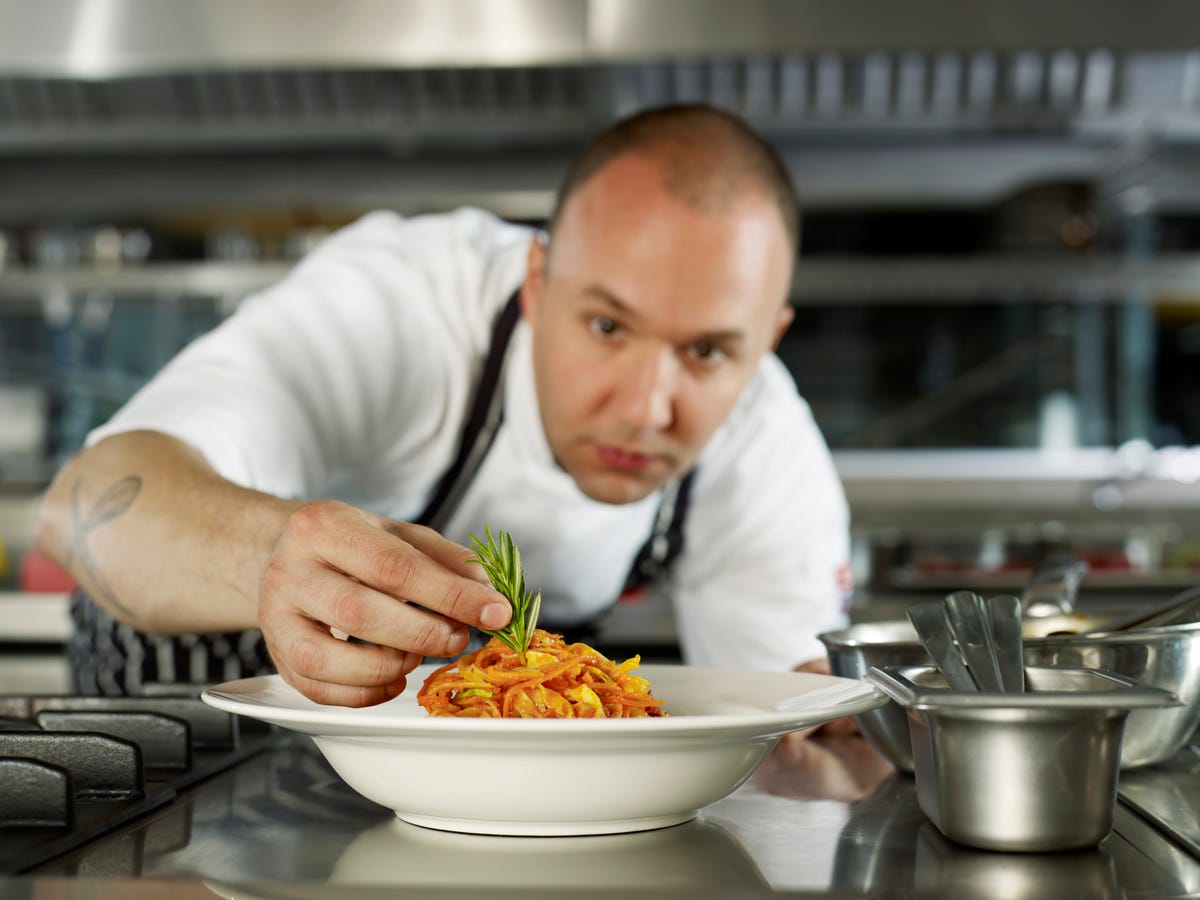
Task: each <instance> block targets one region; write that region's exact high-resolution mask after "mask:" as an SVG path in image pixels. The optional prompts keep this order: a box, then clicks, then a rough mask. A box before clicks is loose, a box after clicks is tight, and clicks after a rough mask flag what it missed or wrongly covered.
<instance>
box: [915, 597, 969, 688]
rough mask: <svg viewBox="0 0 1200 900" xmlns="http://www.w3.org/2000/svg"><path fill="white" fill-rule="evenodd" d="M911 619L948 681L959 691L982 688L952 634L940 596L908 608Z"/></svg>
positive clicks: (927, 649) (926, 648)
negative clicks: (972, 675)
mask: <svg viewBox="0 0 1200 900" xmlns="http://www.w3.org/2000/svg"><path fill="white" fill-rule="evenodd" d="M908 621H910V622H911V623H912V626H913V628H915V629H916V632H917V637H919V638H920V639H921V644H922V645H923V646H924V647H925V652H927V653H928V654H929V655H930V656H931V657H932V658H933V662H934V665H936V666H937V667H938V671H939V672H941V673H942V675H943V676H945V678H946V683H947V684H949V685H950V687H951V688H952V689H953V690H956V691H975V690H978V688H977V687H976V685H975V680H974V679H973V678H972V677H971V673H970V672H968V671H967V667H966V666H965V665H964V664H963V661H962V657H961V656H959V651H958V647H957V646H955V644H954V641H953V640H952V639H951V637H950V628H949V626H948V624H947V622H946V611H945V607H944V606H943V604H941V603H939V602H938V601H937V600H926V601H925V602H923V603H917V604H914V605H913V606H910V607H909V608H908Z"/></svg>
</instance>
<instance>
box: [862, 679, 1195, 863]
mask: <svg viewBox="0 0 1200 900" xmlns="http://www.w3.org/2000/svg"><path fill="white" fill-rule="evenodd" d="M1025 676H1026V684H1027V686H1028V688H1029V690H1028V691H1026V692H1025V693H1023V694H1014V693H987V692H977V693H964V692H961V691H957V690H954V689H952V688H950V687H949V685H948V683H947V681H946V679H945V678H944V677H943V676H942V675H941V674H940V673H939V672H937V671H936V670H935V669H933V668H931V667H928V666H925V667H910V668H899V667H888V668H879V667H875V668H872V669H871V670H870V672H869V675H868V677H869V680H870V681H871V682H873V683H874V684H875V685H876V686H878V687H879V688H880V689H881V690H883V691H884V692H885V693H886V694H888V696H890V697H891V698H892V699H893V700H895V701H896V702H897V703H899V704H900V705H901V706H902V707H904V709H905V710H906V711H907V714H908V721H909V726H910V731H911V741H912V756H913V774H914V775H915V777H916V784H917V799H918V801H919V803H920V806H921V809H922V811H923V812H924V813H925V815H926V816H928V817H929V819H930V821H932V822H933V824H934V825H936V826H937V828H938V830H939V831H941V832H942V833H943V834H944V835H946V837H948V838H950V839H951V840H955V841H958V842H959V843H963V844H967V845H968V846H972V847H979V848H981V849H985V850H1005V851H1018V852H1046V851H1054V850H1073V849H1079V848H1082V847H1090V846H1094V845H1096V844H1098V843H1099V842H1100V841H1102V840H1103V839H1104V838H1105V837H1106V836H1107V835H1108V833H1109V832H1110V831H1111V830H1112V824H1113V817H1114V815H1115V807H1116V796H1117V793H1116V792H1117V777H1118V774H1119V772H1120V762H1121V741H1122V737H1123V735H1124V731H1125V723H1126V719H1127V718H1128V716H1129V713H1130V712H1131V711H1132V710H1135V709H1145V708H1151V707H1164V706H1169V705H1172V704H1177V703H1178V700H1177V698H1176V697H1175V696H1174V695H1172V694H1171V693H1169V692H1167V691H1163V690H1159V689H1157V688H1148V687H1143V686H1141V685H1139V684H1137V683H1136V682H1134V681H1133V680H1132V679H1129V678H1124V677H1122V676H1119V675H1115V674H1113V673H1109V672H1100V671H1095V670H1088V669H1053V668H1044V667H1035V666H1028V667H1026V670H1025Z"/></svg>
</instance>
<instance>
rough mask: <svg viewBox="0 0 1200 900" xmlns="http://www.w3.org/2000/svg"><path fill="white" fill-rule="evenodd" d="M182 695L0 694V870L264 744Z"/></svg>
mask: <svg viewBox="0 0 1200 900" xmlns="http://www.w3.org/2000/svg"><path fill="white" fill-rule="evenodd" d="M244 724H245V725H246V726H248V727H246V729H245V733H243V729H242V727H241V725H242V723H241V722H240V720H239V719H238V717H236V716H232V715H230V714H228V713H225V712H222V711H220V710H216V709H213V708H212V707H209V706H207V705H206V704H205V703H204V702H203V701H202V700H201V699H200V698H199V696H198V695H195V694H189V695H186V696H138V697H93V696H61V695H55V696H0V875H12V874H17V873H20V872H24V871H27V870H30V869H33V868H35V867H36V866H39V865H41V864H43V863H45V862H47V861H48V860H51V859H53V858H54V857H56V856H59V855H61V854H63V853H66V852H68V851H70V850H73V849H75V848H76V847H79V846H82V845H83V844H85V843H87V842H89V841H91V840H94V839H95V838H97V837H99V836H101V835H103V834H105V833H107V832H109V831H112V830H113V829H115V828H117V827H119V826H121V825H123V824H124V823H126V822H128V821H130V820H132V819H134V818H137V817H138V816H141V815H144V814H145V813H147V812H149V811H150V810H153V809H156V808H158V807H161V806H164V805H166V804H168V803H170V802H171V801H172V800H173V799H174V798H175V797H176V796H177V795H178V793H179V792H180V791H182V790H184V789H185V788H187V787H189V786H191V785H193V784H195V783H196V782H198V781H201V780H203V779H205V778H208V777H209V776H211V775H214V774H215V773H217V772H220V771H222V770H223V769H227V768H229V767H231V766H233V765H235V764H237V763H238V762H241V761H242V760H244V759H246V758H247V757H249V756H252V755H253V754H255V753H258V752H259V751H260V750H262V749H264V748H265V747H267V746H269V745H270V744H271V742H272V737H271V732H270V731H269V729H267V728H266V727H265V726H262V725H261V724H260V723H257V722H247V723H244Z"/></svg>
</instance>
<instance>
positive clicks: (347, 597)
mask: <svg viewBox="0 0 1200 900" xmlns="http://www.w3.org/2000/svg"><path fill="white" fill-rule="evenodd" d="M298 567H299V568H301V569H304V570H307V571H302V572H301V573H300V574H301V577H302V578H303V584H304V590H303V591H301V592H297V593H296V594H295V595H294V596H293V598H292V601H291V604H290V605H291V606H293V607H294V608H295V609H296V610H298V611H299V612H301V613H303V614H304V615H305V616H307V617H309V618H310V619H313V620H315V621H318V622H320V623H322V624H323V625H325V626H326V628H327V629H328V628H336V629H338V630H339V631H342V632H344V633H345V634H347V635H351V636H353V637H356V638H361V639H362V640H364V641H370V642H371V643H374V644H384V645H386V646H389V647H398V648H402V649H404V650H409V651H412V652H413V653H416V654H419V655H421V656H455V655H457V654H459V653H461V652H462V651H463V650H464V649H465V648H466V646H467V642H468V640H469V639H470V634H469V633H468V630H467V627H466V626H465V625H463V624H462V623H461V622H456V621H454V620H452V619H448V618H446V617H444V616H440V615H436V614H434V613H431V612H429V611H428V610H425V609H422V608H421V607H419V606H414V605H412V604H408V603H400V602H397V600H396V598H395V597H391V596H389V595H387V594H384V593H382V592H380V591H377V590H375V589H374V588H372V587H370V586H369V585H366V584H363V583H361V582H358V581H354V580H352V579H350V578H347V577H346V576H345V575H343V574H341V573H340V572H335V571H333V570H331V569H327V568H325V567H323V566H320V565H317V564H314V563H307V564H304V563H301V564H299V566H298Z"/></svg>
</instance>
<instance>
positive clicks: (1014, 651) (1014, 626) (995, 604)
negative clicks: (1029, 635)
mask: <svg viewBox="0 0 1200 900" xmlns="http://www.w3.org/2000/svg"><path fill="white" fill-rule="evenodd" d="M987 609H988V617H989V618H990V620H991V623H992V637H993V641H994V643H995V648H996V664H997V665H998V666H999V668H1000V682H1001V685H1002V686H1003V688H1004V690H1006V691H1016V692H1017V693H1020V692H1021V691H1023V690H1025V658H1024V655H1023V654H1024V646H1023V640H1024V639H1023V638H1022V636H1021V601H1020V600H1018V599H1017V598H1016V597H1013V596H1012V595H1009V594H998V595H996V596H995V597H988V600H987Z"/></svg>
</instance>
